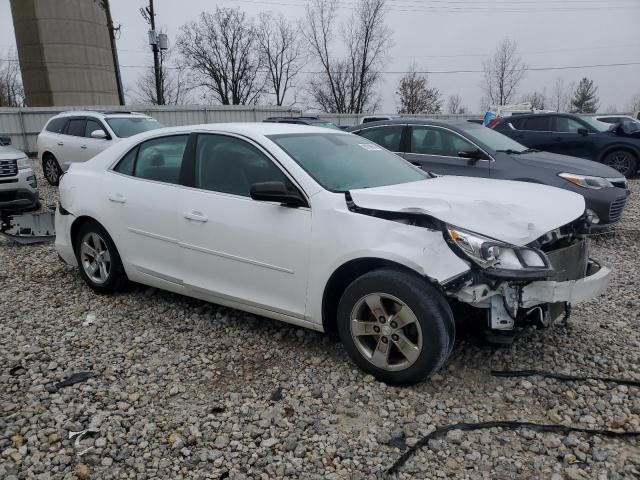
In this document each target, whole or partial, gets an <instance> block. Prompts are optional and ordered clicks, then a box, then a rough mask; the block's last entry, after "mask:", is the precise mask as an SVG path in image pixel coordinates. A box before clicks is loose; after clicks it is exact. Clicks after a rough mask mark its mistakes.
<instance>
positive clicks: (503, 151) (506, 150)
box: [496, 148, 526, 155]
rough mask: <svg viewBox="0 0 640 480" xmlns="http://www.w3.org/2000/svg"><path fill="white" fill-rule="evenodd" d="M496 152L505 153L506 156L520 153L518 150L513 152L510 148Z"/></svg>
mask: <svg viewBox="0 0 640 480" xmlns="http://www.w3.org/2000/svg"><path fill="white" fill-rule="evenodd" d="M525 151H526V150H525ZM496 152H502V153H506V154H507V155H520V154H521V153H522V152H521V151H519V150H513V149H511V148H506V149H502V150H496Z"/></svg>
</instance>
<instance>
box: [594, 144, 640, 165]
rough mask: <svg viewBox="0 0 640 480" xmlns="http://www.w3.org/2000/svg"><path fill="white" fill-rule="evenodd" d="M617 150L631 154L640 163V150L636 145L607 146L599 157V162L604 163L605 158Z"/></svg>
mask: <svg viewBox="0 0 640 480" xmlns="http://www.w3.org/2000/svg"><path fill="white" fill-rule="evenodd" d="M616 150H623V151H625V152H629V153H631V154H633V156H634V157H636V162H640V148H636V147H635V146H634V145H629V144H626V143H615V144H613V145H607V146H606V147H605V148H603V149H602V152H600V155H599V156H598V162H600V163H602V161H603V160H604V157H606V156H607V155H609V154H610V153H611V152H615V151H616Z"/></svg>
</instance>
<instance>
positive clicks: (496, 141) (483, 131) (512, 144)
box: [460, 124, 528, 153]
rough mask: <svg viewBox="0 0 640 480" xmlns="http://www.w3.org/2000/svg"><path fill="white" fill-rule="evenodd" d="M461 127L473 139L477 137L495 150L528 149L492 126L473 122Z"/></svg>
mask: <svg viewBox="0 0 640 480" xmlns="http://www.w3.org/2000/svg"><path fill="white" fill-rule="evenodd" d="M460 128H461V129H462V131H464V132H465V133H466V134H467V135H469V136H470V137H471V138H472V139H477V140H478V141H479V142H481V143H484V144H485V145H486V146H487V147H489V148H492V149H493V150H496V151H498V152H503V151H507V152H515V153H522V152H524V151H526V150H528V149H527V147H525V146H524V145H522V144H521V143H518V142H516V141H515V140H511V139H510V138H509V137H507V136H506V135H503V134H501V133H499V132H496V131H495V130H492V129H491V128H487V127H478V126H473V124H469V126H467V125H464V126H461V127H460Z"/></svg>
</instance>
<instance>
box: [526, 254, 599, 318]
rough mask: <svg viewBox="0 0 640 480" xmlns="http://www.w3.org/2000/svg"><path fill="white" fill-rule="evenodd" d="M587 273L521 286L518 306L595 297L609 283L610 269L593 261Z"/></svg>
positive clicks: (577, 301)
mask: <svg viewBox="0 0 640 480" xmlns="http://www.w3.org/2000/svg"><path fill="white" fill-rule="evenodd" d="M589 270H590V271H589V273H590V275H589V274H588V275H587V276H586V277H584V278H580V279H578V280H567V281H564V282H557V281H539V282H533V283H530V284H529V285H526V286H525V287H523V288H522V292H521V296H520V306H521V307H523V308H529V307H534V306H536V305H541V304H547V303H560V302H564V303H568V304H570V305H575V304H577V303H582V302H586V301H587V300H591V299H592V298H595V297H597V296H598V295H600V294H601V293H602V292H604V291H605V289H606V288H607V285H609V279H610V277H611V269H610V268H607V267H601V266H599V265H597V264H595V263H591V264H590V265H589Z"/></svg>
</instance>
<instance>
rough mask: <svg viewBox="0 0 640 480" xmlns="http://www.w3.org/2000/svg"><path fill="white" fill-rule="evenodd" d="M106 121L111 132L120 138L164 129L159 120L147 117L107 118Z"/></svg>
mask: <svg viewBox="0 0 640 480" xmlns="http://www.w3.org/2000/svg"><path fill="white" fill-rule="evenodd" d="M105 120H106V121H107V123H108V124H109V126H110V127H111V130H113V132H114V133H115V134H116V136H118V137H120V138H127V137H131V136H132V135H136V134H138V133H142V132H146V131H148V130H155V129H156V128H162V127H164V125H162V124H161V123H160V122H158V121H157V120H154V119H153V118H146V117H140V118H137V117H122V118H107V119H105Z"/></svg>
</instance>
